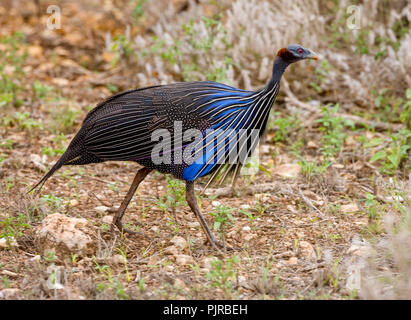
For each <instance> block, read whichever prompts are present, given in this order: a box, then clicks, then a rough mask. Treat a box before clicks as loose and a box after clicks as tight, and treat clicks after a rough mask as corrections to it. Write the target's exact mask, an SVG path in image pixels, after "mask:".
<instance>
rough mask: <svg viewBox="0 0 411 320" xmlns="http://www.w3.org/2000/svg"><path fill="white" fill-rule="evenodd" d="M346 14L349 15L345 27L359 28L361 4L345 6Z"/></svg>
mask: <svg viewBox="0 0 411 320" xmlns="http://www.w3.org/2000/svg"><path fill="white" fill-rule="evenodd" d="M347 14H348V15H350V16H349V17H348V18H347V28H348V29H350V30H359V29H361V22H362V21H361V16H362V8H361V6H356V5H351V6H349V7H348V8H347Z"/></svg>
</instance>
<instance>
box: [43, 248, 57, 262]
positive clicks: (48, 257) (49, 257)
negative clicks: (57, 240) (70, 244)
mask: <svg viewBox="0 0 411 320" xmlns="http://www.w3.org/2000/svg"><path fill="white" fill-rule="evenodd" d="M43 259H44V260H46V261H47V262H55V261H57V260H58V257H57V255H56V253H55V252H54V251H46V255H45V256H43Z"/></svg>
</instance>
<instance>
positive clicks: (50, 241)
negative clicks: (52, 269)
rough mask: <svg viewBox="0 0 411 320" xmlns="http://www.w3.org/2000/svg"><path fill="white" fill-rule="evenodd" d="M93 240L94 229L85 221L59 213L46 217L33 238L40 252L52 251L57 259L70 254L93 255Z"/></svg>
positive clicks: (94, 242)
mask: <svg viewBox="0 0 411 320" xmlns="http://www.w3.org/2000/svg"><path fill="white" fill-rule="evenodd" d="M95 239H96V235H95V231H94V228H93V226H92V225H91V224H90V223H89V222H88V221H87V220H86V219H83V218H72V217H67V216H65V215H62V214H60V213H54V214H51V215H49V216H47V217H46V218H45V219H44V220H43V223H42V225H41V226H39V227H38V228H37V230H36V236H35V240H36V243H37V245H38V247H39V251H40V252H42V253H43V254H44V253H45V252H47V251H53V252H55V254H56V255H57V256H58V257H62V256H64V255H69V254H71V253H75V254H77V255H80V256H83V255H88V254H94V253H95V250H96V241H95Z"/></svg>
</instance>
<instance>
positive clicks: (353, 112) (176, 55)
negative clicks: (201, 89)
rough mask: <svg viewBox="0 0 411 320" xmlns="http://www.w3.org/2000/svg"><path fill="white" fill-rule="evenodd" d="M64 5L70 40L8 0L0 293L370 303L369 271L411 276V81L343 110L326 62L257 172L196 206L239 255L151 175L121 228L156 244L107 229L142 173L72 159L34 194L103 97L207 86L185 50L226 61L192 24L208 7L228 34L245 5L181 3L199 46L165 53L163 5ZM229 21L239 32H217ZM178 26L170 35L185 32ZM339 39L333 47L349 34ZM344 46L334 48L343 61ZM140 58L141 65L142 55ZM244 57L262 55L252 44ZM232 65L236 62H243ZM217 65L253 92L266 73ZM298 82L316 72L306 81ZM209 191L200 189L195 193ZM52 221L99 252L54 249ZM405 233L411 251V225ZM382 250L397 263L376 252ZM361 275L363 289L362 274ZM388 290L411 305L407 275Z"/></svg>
mask: <svg viewBox="0 0 411 320" xmlns="http://www.w3.org/2000/svg"><path fill="white" fill-rule="evenodd" d="M20 2H24V1H20ZM57 2H58V5H59V6H60V7H61V8H62V15H63V18H62V21H61V23H62V25H63V28H62V29H57V30H50V29H47V28H46V27H45V26H46V24H47V21H48V18H49V17H50V14H47V12H46V10H47V7H48V5H49V3H48V2H47V1H39V2H38V5H36V4H35V2H33V3H32V2H30V3H29V4H27V3H26V2H24V3H25V4H26V6H24V9H22V6H17V5H16V4H15V3H14V2H13V1H5V3H4V4H3V3H2V4H0V14H1V15H2V16H3V18H1V19H0V24H1V27H2V31H1V33H0V36H2V41H1V42H0V52H1V55H0V59H1V60H0V62H1V69H0V75H1V77H2V78H1V79H2V83H1V89H2V92H0V112H1V115H2V121H1V128H0V138H1V141H0V177H1V184H0V193H1V197H0V240H2V241H3V242H0V277H1V280H2V281H0V299H1V298H4V299H13V298H16V299H56V298H57V299H357V298H369V297H384V296H383V295H382V296H378V294H376V293H375V292H377V291H378V290H377V289H375V288H377V287H373V283H372V282H371V280H369V281H368V279H367V280H365V278H366V275H364V273H369V274H372V275H373V276H374V275H375V278H376V277H379V276H380V274H379V273H378V270H383V271H387V272H388V271H390V272H391V275H392V279H394V278H395V279H402V278H401V277H406V275H407V274H409V272H410V270H409V268H408V267H406V268H405V269H404V268H403V267H402V266H403V265H404V264H401V261H406V263H405V264H406V265H407V266H408V265H410V258H411V257H410V256H409V255H406V254H405V256H401V257H398V256H395V254H393V251H392V250H391V251H390V248H391V247H390V245H389V244H390V243H391V244H396V242H395V241H396V239H397V238H396V235H397V233H396V232H394V231H392V230H391V229H390V225H389V224H388V225H387V223H386V221H385V220H384V219H385V217H388V216H390V217H391V216H393V217H394V218H393V219H398V220H399V221H402V220H404V219H405V220H407V219H409V208H410V193H411V186H410V180H409V179H410V176H409V168H410V153H409V149H410V145H411V142H410V139H411V134H410V130H411V127H410V123H409V121H410V119H411V116H410V113H411V102H410V101H411V92H409V90H410V89H408V91H406V90H407V88H409V83H408V85H407V84H406V82H405V80H402V82H401V83H402V87H398V86H395V87H394V86H393V87H394V88H395V89H393V88H392V87H390V86H389V85H386V86H384V85H382V87H378V88H376V89H375V90H376V93H375V94H374V93H371V92H368V91H366V92H367V94H368V95H367V98H366V99H364V97H360V96H358V97H354V96H352V95H350V97H352V99H348V98H347V99H346V100H344V101H343V100H342V99H341V96H339V93H340V91H339V90H341V91H342V90H345V91H344V92H346V93H347V94H348V93H349V90H351V89H352V88H351V87H350V86H347V85H346V84H345V83H344V82H343V80H341V79H340V80H339V81H341V83H340V88H338V87H335V83H331V82H327V79H329V78H330V77H332V76H333V74H335V70H337V67H336V66H333V67H334V68H335V69H332V68H331V67H329V65H328V63H325V64H324V63H322V64H321V67H318V66H317V67H316V66H315V65H314V64H313V62H310V64H308V65H307V64H306V65H302V66H301V69H300V71H297V70H298V69H297V67H294V66H293V68H292V69H291V70H290V71H287V72H289V76H287V78H286V79H284V82H283V86H282V89H281V94H280V96H279V98H278V100H277V102H276V103H275V105H274V107H273V112H272V114H271V115H270V121H269V125H268V130H267V134H266V136H265V139H264V143H263V144H261V145H260V147H259V155H258V163H255V162H253V163H251V165H250V166H249V169H254V171H253V170H251V173H250V174H244V175H242V176H240V178H239V180H238V181H237V183H236V185H235V186H234V187H233V188H231V187H230V184H229V183H228V182H227V183H224V184H223V185H221V186H215V185H214V186H211V187H210V188H208V189H207V190H206V192H205V193H204V194H203V195H201V196H199V200H200V208H201V211H202V212H203V213H204V216H205V218H206V220H207V222H208V224H209V225H210V227H211V228H212V229H213V232H214V233H215V235H216V236H217V237H218V238H219V239H221V241H223V242H224V243H226V244H227V245H228V246H230V247H233V248H235V249H236V250H234V251H226V250H222V251H216V250H215V249H213V248H212V247H211V246H210V245H209V244H207V243H205V236H204V234H203V232H202V230H201V228H200V226H199V224H198V222H197V220H196V218H195V216H194V215H193V213H192V212H191V210H190V209H189V208H188V206H187V204H186V203H185V200H184V193H185V191H184V184H183V183H182V182H180V181H178V180H175V179H173V178H172V177H171V176H165V175H162V174H159V173H156V172H153V173H151V174H150V175H149V176H148V177H147V178H146V179H145V180H144V181H143V183H142V184H141V185H140V187H139V189H138V191H137V194H136V195H135V196H134V198H133V200H132V202H131V203H130V205H129V207H128V209H127V211H126V215H125V217H124V220H123V222H124V223H125V225H126V226H127V227H128V228H131V229H135V230H137V231H140V232H142V233H143V234H144V235H122V234H120V232H119V231H118V230H114V231H111V230H110V217H111V216H112V215H113V212H112V210H113V209H115V208H116V206H119V205H120V203H121V201H122V199H123V198H124V196H125V194H126V192H127V190H128V188H129V186H130V184H131V182H132V179H133V177H134V174H135V172H136V171H137V170H138V168H139V166H138V165H137V164H135V163H132V162H107V163H101V164H94V165H87V166H65V167H63V168H62V169H60V170H59V171H58V172H57V173H56V174H55V175H54V176H53V177H52V178H51V179H50V180H48V181H47V183H46V184H45V185H44V187H43V189H42V190H41V192H40V194H39V195H36V194H35V193H28V191H29V190H30V187H32V186H34V184H35V183H36V182H38V181H39V179H41V177H42V176H43V175H44V174H45V173H46V172H47V170H48V169H49V168H51V166H52V164H53V163H54V162H55V161H56V160H57V159H58V157H59V156H60V155H61V153H62V152H63V151H64V149H65V148H66V147H67V145H68V143H69V142H70V141H71V139H72V138H73V137H74V135H75V133H76V131H77V130H78V129H79V128H80V126H81V121H82V119H84V117H85V115H86V113H87V112H88V111H89V110H91V109H92V108H93V107H94V106H95V105H96V104H97V103H98V102H100V101H102V100H103V99H105V98H107V97H108V96H109V95H111V94H113V93H116V92H119V91H122V90H126V89H130V88H136V87H141V86H145V85H150V84H154V83H159V82H160V83H163V82H171V81H173V80H174V81H185V80H193V78H194V79H198V80H205V79H204V78H201V77H202V76H204V74H205V72H204V71H205V70H206V68H205V67H204V66H207V61H205V62H204V61H202V60H201V59H199V60H198V61H197V60H195V59H194V58H193V61H197V65H192V61H191V60H190V65H189V64H188V63H186V62H184V61H183V58H182V57H186V55H187V52H188V51H187V50H194V49H196V50H197V49H198V50H200V51H201V52H203V55H204V56H207V55H209V56H210V57H214V55H215V56H216V57H217V56H218V52H215V51H213V52H212V53H210V50H209V49H208V46H207V45H206V44H205V42H204V43H200V42H198V43H197V42H195V41H196V40H195V39H196V37H197V33H196V32H199V31H196V30H197V29H195V28H196V25H195V24H194V23H192V24H191V27H190V23H189V20H188V18H187V16H188V17H190V15H193V17H195V16H194V14H195V12H197V11H198V12H200V10H201V14H202V15H204V16H205V17H207V18H206V19H204V21H205V28H206V30H207V32H209V33H210V34H212V35H213V36H210V38H208V40H209V41H211V43H212V44H213V41H217V40H214V39H215V38H216V39H217V38H218V34H220V33H223V34H225V35H227V37H229V35H230V30H229V29H228V28H229V26H230V23H234V22H233V21H234V18H233V17H232V16H231V18H230V13H227V10H233V11H232V12H236V11H235V10H240V9H238V8H239V7H241V4H242V3H243V2H244V1H235V2H234V3H235V4H234V7H233V8H234V9H231V5H232V2H233V1H221V5H216V4H215V3H213V2H212V1H211V2H207V1H203V2H202V1H200V2H198V3H197V2H193V3H191V4H188V3H187V2H186V1H171V2H170V4H169V7H168V9H167V10H168V11H170V10H172V11H170V12H172V13H169V12H168V11H167V10H165V9H164V10H165V12H164V17H167V19H171V20H170V21H174V22H175V25H173V27H172V28H174V29H176V30H177V29H178V30H180V29H181V28H180V24H178V23H180V22H181V20H183V22H185V23H187V24H186V25H185V27H184V28H183V29H181V30H184V31H185V33H184V34H185V36H186V37H188V39H186V38H184V39H185V40H184V41H187V43H188V45H187V46H188V47H187V46H184V45H182V46H181V47H179V45H178V44H174V45H173V44H171V45H170V43H172V42H170V39H169V38H167V37H166V36H164V39H165V40H164V41H163V40H161V39H160V41H159V40H158V39H157V40H156V39H154V40H152V38H153V34H157V32H159V31H158V30H159V29H156V28H157V27H158V28H160V25H161V24H160V23H159V22H158V21H159V16H158V15H155V13H153V14H152V15H151V14H150V13H152V11H155V8H154V7H153V6H151V7H150V6H149V5H150V2H148V3H146V2H145V1H137V0H135V1H106V2H105V6H103V7H101V5H100V3H99V2H97V1H89V2H87V4H83V3H82V2H80V1H57ZM158 3H161V5H163V6H166V5H165V4H164V3H167V2H164V1H159V2H158ZM330 3H332V2H331V1H329V2H328V1H327V5H329V6H332V5H331V4H330ZM243 5H244V6H245V5H246V4H243ZM193 6H194V8H193ZM235 6H237V7H235ZM261 6H263V5H261ZM256 7H257V5H256ZM236 8H237V9H236ZM330 8H331V7H330ZM330 8H329V9H330ZM391 9H392V10H394V9H395V8H394V7H393V8H391ZM173 10H174V11H173ZM330 10H331V11H332V8H331V9H330ZM387 10H388V9H387ZM130 12H132V14H131V15H130ZM216 12H217V13H221V16H219V15H218V14H217V15H216ZM173 14H174V16H173ZM196 14H197V13H196ZM256 14H257V13H256ZM170 17H171V18H170ZM179 19H180V20H179ZM184 19H185V20H184ZM207 19H209V20H207ZM230 19H231V20H230ZM220 23H221V24H222V25H224V26H226V28H227V30H228V31H227V30H226V31H221V30H220V29H219V28H220ZM404 25H405V26H408V21H406V23H404ZM215 26H218V28H217V27H216V29H213V28H214V27H215ZM199 28H200V27H199ZM207 28H208V29H207ZM160 29H161V28H160ZM174 29H172V30H169V31H168V32H170V34H171V35H172V36H175V33H176V32H177V31H173V30H174ZM200 29H201V28H200ZM16 31H18V32H21V35H20V34H16V33H15V32H16ZM130 32H131V34H132V36H133V37H135V39H134V38H133V40H132V41H131V40H130V39H129V38H130V35H129V34H130ZM173 32H175V33H173ZM214 32H217V33H216V34H217V35H214ZM399 33H400V35H401V34H402V33H401V32H400V31H399ZM109 34H110V35H111V36H108V35H109ZM127 34H128V37H129V38H127ZM199 34H200V33H199ZM246 34H247V30H246V31H244V36H245V35H246ZM168 35H169V34H168ZM400 35H398V39H399V40H398V41H399V43H400V44H401V40H402V39H403V38H401V37H400ZM157 36H158V35H157ZM287 36H289V37H291V36H290V35H287ZM333 37H336V36H335V35H334V34H331V35H330V39H331V40H330V41H334V42H335V41H337V42H338V41H342V40H341V39H337V38H336V39H334V38H333ZM291 38H292V37H291ZM360 38H361V37H360V36H358V39H360ZM109 39H112V40H109ZM147 39H150V40H147ZM210 39H212V40H210ZM358 39H357V40H358ZM361 39H362V38H361ZM361 39H360V40H361ZM357 40H356V41H355V44H356V45H357V47H356V48H357V49H358V48H359V49H362V50H363V49H364V48H363V46H366V44H364V43H363V42H364V41H365V40H363V39H362V40H361V41H363V42H361V41H360V40H358V41H357ZM110 41H113V42H112V43H110ZM149 41H153V42H152V43H149ZM161 41H163V42H161ZM218 41H220V40H218ZM224 43H225V42H224ZM217 44H221V43H220V42H218V43H217ZM214 45H215V43H214ZM323 45H324V44H323ZM136 46H137V47H136ZM163 46H166V47H164V48H163ZM167 46H168V47H167ZM173 46H174V47H173ZM233 46H234V47H235V45H234V44H233V45H232V46H230V47H229V48H228V47H227V48H226V49H225V50H227V51H226V52H231V51H229V50H231V49H230V48H232V47H233ZM318 46H319V47H320V48H321V45H320V44H319V45H318ZM347 47H348V45H347ZM347 47H343V48H340V50H339V51H338V52H339V53H341V52H343V53H344V54H348V53H347V52H349V51H348V50H349V49H347ZM136 48H137V49H136ZM193 48H194V49H193ZM370 48H371V45H370ZM133 50H139V54H141V55H139V56H138V57H135V56H134V54H133V53H131V52H133ZM238 50H240V49H238ZM324 50H325V49H324ZM350 50H351V49H350ZM369 50H370V51H371V49H369ZM316 51H318V50H316ZM377 51H378V50H377ZM240 52H241V51H240ZM367 53H368V52H367ZM382 54H384V53H382ZM385 54H387V55H388V54H389V53H385ZM242 56H244V57H247V59H251V61H257V62H258V63H256V64H259V63H260V61H264V58H262V57H258V56H257V55H252V54H250V52H248V51H246V52H243V54H242ZM193 57H197V58H198V56H196V55H195V54H193ZM232 57H233V61H234V60H235V59H236V57H237V59H240V58H239V57H238V54H237V53H236V52H233V54H232ZM269 57H270V59H273V58H274V56H273V55H271V56H269ZM364 57H368V56H366V55H365V54H364V56H361V55H358V57H356V58H355V59H357V60H356V61H357V62H358V61H360V59H362V58H364ZM371 57H372V58H370V59H374V58H373V53H372V54H371ZM220 58H221V57H220ZM161 59H163V60H161ZM230 59H231V58H230ZM241 59H242V58H241ZM244 59H245V58H244ZM330 59H331V58H330ZM387 59H388V58H387ZM216 60H217V58H216ZM221 61H223V62H222V64H218V63H215V64H213V63H214V62H213V63H212V64H211V65H210V70H209V71H210V72H211V71H212V72H211V74H207V75H206V77H207V79H208V80H217V81H221V82H226V81H229V80H232V82H233V83H234V84H236V85H237V86H239V87H247V86H255V87H258V86H261V85H263V84H264V82H265V80H267V79H268V78H267V77H269V74H267V75H264V72H262V71H261V70H262V69H260V72H259V73H260V74H258V68H259V67H256V66H254V65H253V63H254V62H252V63H250V68H251V69H250V70H253V72H254V73H255V75H254V76H253V75H251V74H248V75H245V74H244V73H242V71H241V68H239V65H238V64H237V65H236V64H235V62H236V61H234V62H233V63H231V62H227V61H228V60H226V57H224V55H223V58H222V59H221ZM224 61H225V62H224ZM239 61H240V60H239ZM267 61H268V60H267ZM208 62H209V61H208ZM357 62H356V63H355V64H356V65H357V64H358V63H357ZM239 63H241V61H240V62H239ZM404 63H405V62H404ZM202 64H204V65H202ZM331 64H332V63H331ZM188 65H189V67H187V68H186V69H185V68H184V67H185V66H188ZM245 65H246V63H245V62H244V61H242V66H245ZM261 65H263V62H261ZM259 66H260V65H259ZM407 66H408V65H406V64H404V67H405V68H407ZM260 67H261V66H260ZM261 68H262V67H261ZM267 68H268V69H270V68H271V65H270V64H268V65H267ZM244 70H245V69H244ZM331 70H334V71H331ZM353 70H354V69H353ZM307 71H308V72H307ZM298 72H302V73H303V74H312V78H310V76H307V77H308V79H307V80H306V82H304V81H303V80H302V82H299V80H300V79H299V78H298ZM199 73H202V75H201V76H199V75H198V74H199ZM249 73H251V72H249ZM358 73H360V72H358ZM404 74H405V75H402V76H403V77H404V78H402V79H407V78H405V77H406V74H407V72H405V73H404ZM196 77H199V78H196ZM310 80H311V82H310ZM156 81H158V82H156ZM358 81H365V80H364V79H362V78H359V80H358ZM387 81H388V80H387ZM387 81H386V82H385V84H387V83H388V82H387ZM408 81H409V79H408ZM352 83H354V81H353V82H352ZM366 85H368V84H364V86H366ZM386 87H387V88H386ZM304 88H305V89H304ZM382 88H386V89H385V91H383V89H382ZM293 92H294V93H293ZM361 99H362V100H361ZM399 99H401V100H399ZM302 101H307V102H302ZM310 101H311V102H312V101H314V102H317V104H318V103H320V104H321V106H322V107H323V108H321V107H318V108H317V106H316V104H315V103H314V104H312V103H310ZM329 102H330V103H332V105H328V107H325V106H326V105H327V103H329ZM337 104H338V105H341V106H340V107H338V106H337V107H335V105H337ZM296 108H297V109H296ZM313 109H315V110H313ZM205 182H206V181H200V182H199V183H198V184H197V187H196V192H197V194H200V192H201V190H202V186H204V184H205ZM57 213H58V214H63V215H64V216H66V217H69V218H83V219H86V221H85V222H84V223H86V224H87V228H88V229H89V230H90V232H91V233H90V234H92V236H91V239H92V240H91V241H92V245H91V247H92V249H91V252H87V253H81V252H77V251H76V250H73V251H72V252H70V251H68V252H65V251H61V250H54V251H53V250H49V248H48V249H47V250H45V249H44V243H42V242H41V241H40V240H39V230H41V228H43V227H44V225H45V221H46V220H45V219H46V217H47V216H50V215H53V214H57ZM396 221H397V220H396ZM388 222H389V221H388ZM401 226H402V225H401V224H399V225H396V227H397V229H401V228H402V227H401ZM406 226H407V225H406ZM404 228H405V230H408V231H407V232H408V233H407V232H406V233H405V234H406V235H405V238H402V239H403V240H404V241H402V242H401V243H402V244H404V246H405V245H406V244H409V243H410V237H411V236H410V234H411V233H410V232H409V230H411V229H407V228H406V227H404ZM401 230H402V229H401ZM381 241H386V243H388V245H385V246H384V244H382V245H381V243H382V242H381ZM381 246H382V247H381ZM387 248H388V249H387ZM384 250H387V251H388V254H387V255H385V256H384V257H387V256H388V257H389V258H388V260H387V261H385V260H381V259H380V258H381V257H380V256H381V255H383V253H384V252H386V251H384ZM376 251H377V253H375V252H376ZM394 251H395V250H394ZM391 256H392V257H391ZM368 257H370V259H368ZM384 259H385V258H384ZM373 262H375V263H377V264H378V265H377V267H375V268H374V267H373V264H372V263H373ZM353 266H354V267H355V268H354V269H353ZM353 270H354V271H353ZM358 270H360V271H359V272H360V277H361V274H362V275H363V283H362V285H360V286H356V285H355V284H356V282H355V281H356V280H358V278H355V277H354V278H353V277H352V275H353V272H354V275H355V272H356V271H358ZM353 279H354V280H353ZM353 281H354V285H353V284H352V283H353ZM387 285H388V286H389V288H394V289H393V292H395V294H393V297H400V298H404V297H405V298H406V297H409V296H407V295H408V293H409V292H410V288H408V287H407V288H405V289H404V288H402V289H401V290H397V289H398V286H397V284H396V282H395V281H392V282H389V283H388V284H387ZM369 288H374V289H375V290H374V291H375V292H374V293H375V295H376V296H373V295H372V294H370V292H371V291H372V290H371V291H370V290H369ZM378 289H380V287H378ZM378 292H379V291H378ZM390 297H391V296H390Z"/></svg>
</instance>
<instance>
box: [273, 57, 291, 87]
mask: <svg viewBox="0 0 411 320" xmlns="http://www.w3.org/2000/svg"><path fill="white" fill-rule="evenodd" d="M289 65H290V63H288V62H286V61H284V60H283V59H282V58H281V57H277V58H276V59H275V60H274V66H273V75H272V77H271V80H270V82H269V83H268V87H269V88H272V87H273V86H274V85H275V84H276V83H277V82H280V80H281V77H282V76H283V73H284V71H285V69H286V68H287V67H288V66H289Z"/></svg>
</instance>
